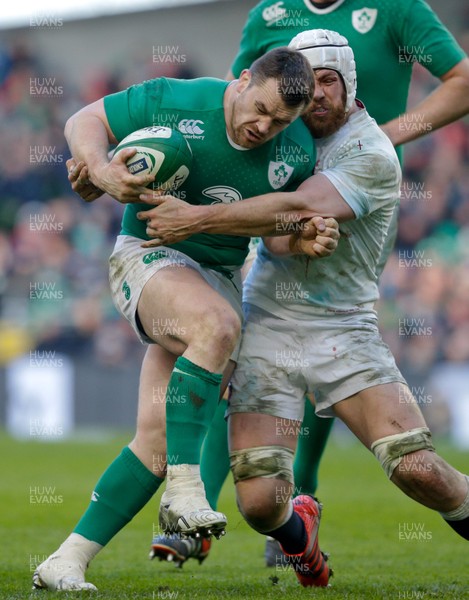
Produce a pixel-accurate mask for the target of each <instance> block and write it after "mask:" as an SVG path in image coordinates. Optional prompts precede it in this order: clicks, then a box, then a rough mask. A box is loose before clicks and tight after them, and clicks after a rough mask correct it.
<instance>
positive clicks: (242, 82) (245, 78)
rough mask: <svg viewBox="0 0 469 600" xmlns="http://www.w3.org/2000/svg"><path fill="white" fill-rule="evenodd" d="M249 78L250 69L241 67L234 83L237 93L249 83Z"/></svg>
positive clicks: (242, 90) (250, 76)
mask: <svg viewBox="0 0 469 600" xmlns="http://www.w3.org/2000/svg"><path fill="white" fill-rule="evenodd" d="M251 78H252V75H251V71H250V70H249V69H243V70H242V71H241V74H240V76H239V78H238V83H237V85H236V91H237V92H238V93H241V92H244V90H245V89H246V88H247V87H248V85H249V84H250V83H251Z"/></svg>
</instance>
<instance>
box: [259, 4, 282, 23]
mask: <svg viewBox="0 0 469 600" xmlns="http://www.w3.org/2000/svg"><path fill="white" fill-rule="evenodd" d="M286 15H287V11H286V9H285V8H284V7H283V2H276V3H275V4H271V5H270V6H268V7H267V8H264V10H263V11H262V18H263V19H264V21H265V22H266V25H267V27H269V26H270V25H273V24H274V23H276V22H277V21H280V20H281V19H284V18H285V17H286Z"/></svg>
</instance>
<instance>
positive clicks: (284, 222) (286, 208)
mask: <svg viewBox="0 0 469 600" xmlns="http://www.w3.org/2000/svg"><path fill="white" fill-rule="evenodd" d="M141 200H144V201H147V202H150V201H151V200H152V199H151V197H150V196H149V195H148V194H145V195H142V196H141ZM153 202H154V203H155V204H157V205H158V206H157V207H156V208H153V209H151V210H149V211H145V212H141V213H138V215H137V217H138V218H139V219H140V220H144V221H147V235H148V236H149V237H151V238H157V239H158V243H160V244H174V243H176V242H178V241H181V240H185V239H186V238H188V237H189V236H191V235H194V234H196V233H211V234H231V235H242V236H250V237H261V236H262V237H263V236H278V235H286V234H288V233H291V232H292V230H294V229H295V224H299V223H302V222H303V221H307V220H309V219H311V218H312V217H315V216H321V217H326V218H327V217H333V218H334V219H336V220H337V221H339V222H341V221H346V220H350V219H354V218H355V214H354V212H353V211H352V209H351V208H350V206H349V205H348V204H347V203H346V202H345V200H344V199H343V198H342V196H341V195H340V194H339V192H338V191H337V190H336V188H335V187H334V186H333V185H332V183H331V182H330V181H329V179H328V178H327V177H326V176H324V175H321V174H318V175H313V176H312V177H310V178H309V179H307V180H306V181H304V182H303V183H302V184H301V185H300V186H299V188H298V189H297V190H296V191H295V192H273V193H271V194H264V195H262V196H256V197H254V198H248V199H247V200H242V201H240V202H233V203H231V204H210V205H207V206H205V205H204V206H192V205H190V204H188V203H186V202H183V201H182V200H179V199H177V198H173V197H171V196H163V197H160V198H153Z"/></svg>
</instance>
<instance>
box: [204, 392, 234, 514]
mask: <svg viewBox="0 0 469 600" xmlns="http://www.w3.org/2000/svg"><path fill="white" fill-rule="evenodd" d="M226 407H227V403H226V400H220V402H219V404H218V407H217V410H216V412H215V415H214V417H213V419H212V422H211V423H210V427H209V428H208V432H207V435H206V436H205V441H204V445H203V447H202V459H201V461H200V475H201V477H202V481H203V482H204V485H205V495H206V496H207V500H208V502H209V504H210V506H211V507H212V509H213V510H217V504H218V497H219V495H220V492H221V488H222V487H223V484H224V483H225V479H226V477H227V475H228V473H229V472H230V457H229V452H228V425H227V422H226V421H225V418H224V417H225V411H226Z"/></svg>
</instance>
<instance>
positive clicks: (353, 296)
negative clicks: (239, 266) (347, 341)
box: [243, 108, 401, 319]
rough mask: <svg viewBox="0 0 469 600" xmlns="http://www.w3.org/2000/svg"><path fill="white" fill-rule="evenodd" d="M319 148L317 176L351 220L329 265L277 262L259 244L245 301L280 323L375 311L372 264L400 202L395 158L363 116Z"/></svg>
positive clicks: (294, 259) (293, 259)
mask: <svg viewBox="0 0 469 600" xmlns="http://www.w3.org/2000/svg"><path fill="white" fill-rule="evenodd" d="M316 145H317V159H318V160H317V163H316V168H315V173H319V172H320V173H322V174H323V175H325V176H326V177H327V178H328V179H329V180H330V182H331V183H332V184H333V185H334V187H335V188H336V189H337V190H338V192H339V193H340V194H341V195H342V197H343V198H344V200H345V201H346V202H347V204H349V206H350V207H351V209H352V210H353V212H354V213H355V216H356V219H354V220H351V221H347V222H346V223H342V224H341V225H340V232H341V237H340V240H339V244H338V247H337V250H336V251H335V252H334V253H333V254H332V256H330V257H328V258H321V259H308V257H306V256H305V255H303V256H302V255H298V256H284V257H281V256H275V255H273V254H271V253H270V252H269V251H268V250H267V248H266V247H265V245H264V244H263V243H262V242H261V244H260V245H259V247H258V252H257V258H256V260H255V262H254V265H253V267H252V269H251V271H250V272H249V275H248V278H247V279H246V281H245V283H244V293H243V299H244V301H245V302H249V303H250V304H254V305H256V306H258V307H260V308H262V309H264V310H266V311H268V312H270V313H273V314H275V315H278V316H279V317H283V318H298V319H308V317H310V316H311V315H312V314H321V315H322V314H328V313H329V314H331V313H355V312H364V311H365V312H367V311H370V310H372V307H373V304H374V302H375V301H376V300H377V298H378V276H379V273H378V272H377V265H378V263H379V259H380V257H381V254H382V252H383V248H384V243H385V240H386V236H387V233H388V228H389V224H390V222H391V218H392V214H393V210H394V208H395V206H396V205H397V203H398V202H399V190H400V184H401V169H400V165H399V161H398V158H397V155H396V152H395V150H394V147H393V145H392V143H391V142H390V140H389V139H388V137H387V136H386V134H385V133H383V132H382V131H381V129H380V128H379V127H378V125H377V124H376V121H375V120H374V119H372V118H371V117H370V116H369V115H368V113H367V112H366V110H365V109H363V108H362V109H360V110H359V111H357V112H355V113H353V114H352V115H351V116H350V117H349V119H348V121H347V123H346V124H345V125H344V126H343V127H341V129H340V130H339V131H337V132H336V133H335V134H333V135H331V136H329V137H327V138H324V139H321V140H317V141H316Z"/></svg>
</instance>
